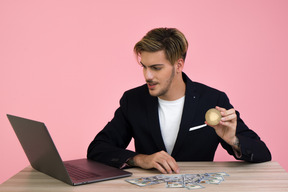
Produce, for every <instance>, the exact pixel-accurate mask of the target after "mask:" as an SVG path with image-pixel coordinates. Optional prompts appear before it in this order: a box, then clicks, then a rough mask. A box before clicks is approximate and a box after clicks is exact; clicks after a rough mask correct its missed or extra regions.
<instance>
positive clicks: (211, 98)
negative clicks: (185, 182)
mask: <svg viewBox="0 0 288 192" xmlns="http://www.w3.org/2000/svg"><path fill="white" fill-rule="evenodd" d="M183 80H184V81H185V83H186V93H185V103H184V108H183V114H182V120H181V124H180V128H179V132H178V136H177V139H176V142H175V146H174V149H173V151H172V154H171V155H172V157H174V158H175V160H176V161H213V159H214V155H215V151H216V149H217V147H218V144H219V143H221V145H222V147H223V148H224V149H225V150H226V151H227V152H228V153H229V154H230V155H233V156H234V157H235V158H236V159H238V158H237V157H236V156H235V155H234V152H233V150H232V147H231V146H230V145H228V144H227V143H226V142H225V141H223V140H222V139H221V138H220V137H219V136H218V135H217V134H216V132H215V130H214V129H213V128H212V127H209V126H207V127H205V128H202V129H198V130H194V131H189V129H190V128H191V127H194V126H197V125H202V124H204V122H205V113H206V111H207V110H208V109H210V108H214V107H215V106H219V107H223V108H226V109H231V108H233V106H232V105H231V104H230V102H229V99H228V97H227V96H226V94H225V93H223V92H221V91H218V90H216V89H213V88H211V87H208V86H206V85H203V84H200V83H197V82H192V81H191V80H190V79H189V78H188V77H187V76H186V75H185V73H183ZM236 114H237V129H236V135H237V137H238V138H239V141H240V146H241V151H242V157H241V158H240V159H241V160H245V161H249V162H264V161H270V160H271V154H270V151H269V150H268V148H267V147H266V145H265V143H264V142H263V141H261V140H260V138H259V136H258V135H257V134H256V133H255V132H254V131H252V130H251V129H249V128H248V127H247V126H246V125H245V123H244V122H243V121H242V119H241V118H240V114H239V112H238V111H236ZM132 138H134V142H135V152H133V151H129V150H126V147H127V146H128V144H129V143H130V141H131V139H132ZM161 150H164V151H166V148H165V145H164V142H163V139H162V135H161V130H160V124H159V117H158V99H157V97H153V96H151V95H150V94H149V90H148V88H147V85H146V84H145V85H142V86H140V87H137V88H134V89H131V90H129V91H126V92H125V93H124V95H123V96H122V98H121V100H120V107H119V108H118V109H117V110H116V112H115V115H114V118H113V119H112V120H111V121H110V122H109V123H108V124H107V125H106V126H105V127H104V129H103V130H102V131H100V132H99V133H98V134H97V135H96V137H95V139H94V140H93V141H92V142H91V144H90V145H89V148H88V153H87V157H88V158H89V159H92V160H96V161H99V162H102V163H105V164H108V165H111V166H115V167H121V166H122V165H123V164H124V163H125V162H126V161H127V159H128V158H130V157H133V156H135V155H136V154H153V153H155V152H159V151H161Z"/></svg>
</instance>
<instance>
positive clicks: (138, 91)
mask: <svg viewBox="0 0 288 192" xmlns="http://www.w3.org/2000/svg"><path fill="white" fill-rule="evenodd" d="M124 96H126V97H128V98H135V99H136V98H143V97H147V96H150V94H149V91H148V88H147V85H146V84H143V85H141V86H138V87H134V88H131V89H129V90H127V91H125V93H124Z"/></svg>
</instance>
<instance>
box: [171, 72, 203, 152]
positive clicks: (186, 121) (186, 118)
mask: <svg viewBox="0 0 288 192" xmlns="http://www.w3.org/2000/svg"><path fill="white" fill-rule="evenodd" d="M184 75H185V74H184ZM185 76H186V75H185ZM185 76H184V77H185ZM198 101H199V95H198V94H197V92H196V90H195V88H194V87H193V83H192V81H191V80H190V79H188V77H187V76H186V93H185V103H184V107H183V113H182V119H181V123H180V127H179V131H178V136H177V139H176V142H175V145H174V148H173V151H172V156H173V157H175V156H176V155H177V153H178V152H179V151H181V147H182V144H183V141H184V140H185V136H186V135H187V133H188V131H189V126H190V125H191V124H193V120H194V116H195V113H196V111H197V107H198ZM203 123H204V122H203Z"/></svg>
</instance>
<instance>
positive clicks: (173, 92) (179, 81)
mask: <svg viewBox="0 0 288 192" xmlns="http://www.w3.org/2000/svg"><path fill="white" fill-rule="evenodd" d="M174 80H175V81H174V82H172V84H171V87H170V90H169V92H168V94H167V95H163V96H160V97H159V98H160V99H163V100H166V101H174V100H177V99H180V98H181V97H183V96H185V91H186V84H185V82H184V81H183V78H182V73H181V74H177V75H176V76H175V79H174Z"/></svg>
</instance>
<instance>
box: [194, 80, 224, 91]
mask: <svg viewBox="0 0 288 192" xmlns="http://www.w3.org/2000/svg"><path fill="white" fill-rule="evenodd" d="M192 87H193V89H194V90H195V91H197V92H210V93H215V94H216V93H218V94H219V93H224V92H223V91H221V90H219V89H216V88H214V87H211V86H209V85H205V84H203V83H199V82H195V81H193V82H192Z"/></svg>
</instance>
